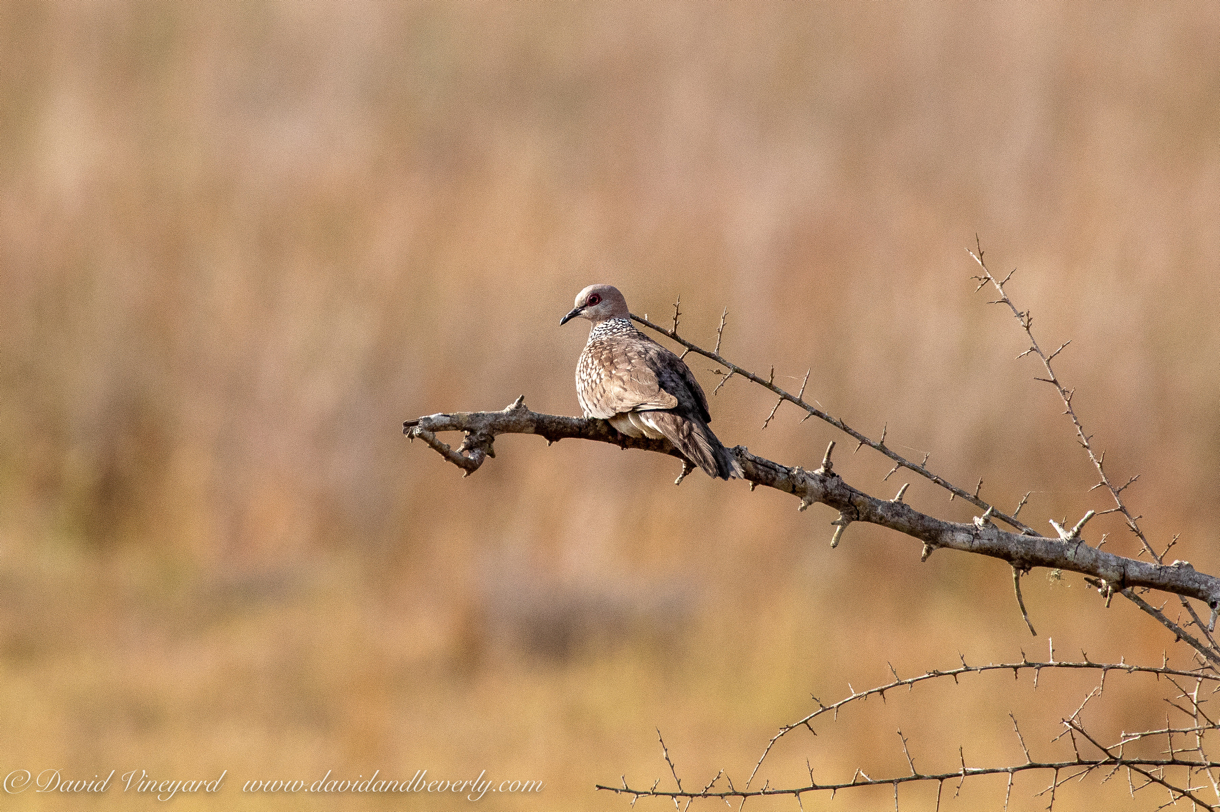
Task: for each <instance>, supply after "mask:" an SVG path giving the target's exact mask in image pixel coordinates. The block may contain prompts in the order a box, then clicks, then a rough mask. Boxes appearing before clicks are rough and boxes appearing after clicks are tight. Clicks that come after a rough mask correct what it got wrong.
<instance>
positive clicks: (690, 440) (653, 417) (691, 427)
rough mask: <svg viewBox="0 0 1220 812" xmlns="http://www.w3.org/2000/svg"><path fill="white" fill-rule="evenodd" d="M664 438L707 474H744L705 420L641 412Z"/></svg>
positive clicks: (728, 475) (660, 412)
mask: <svg viewBox="0 0 1220 812" xmlns="http://www.w3.org/2000/svg"><path fill="white" fill-rule="evenodd" d="M636 414H638V416H639V417H641V418H643V419H644V420H646V421H647V422H648V423H650V424H652V426H653V427H654V428H656V429H657V430H658V431H659V432H661V433H662V434H664V435H665V439H667V440H669V441H670V442H671V443H673V444H674V447H675V448H677V449H678V450H679V451H681V452H682V454H683V456H685V457H686V458H687V459H688V460H690V461H691V462H693V463H694V464H695V465H698V466H699V467H700V468H702V469H703V470H704V471H705V472H706V473H707V475H708V476H710V477H719V478H720V479H730V478H733V477H736V478H738V479H740V478H741V477H742V471H741V465H740V464H739V463H738V462H737V459H736V458H735V457H734V456H733V454H732V452H730V451H729V450H728V449H727V448H725V447H724V444H723V443H721V442H720V440H719V439H717V437H716V435H715V434H713V433H712V430H711V429H710V428H708V426H707V424H706V423H704V422H703V421H702V420H692V419H691V418H688V417H682V416H680V415H677V414H674V413H673V412H666V411H648V412H638V413H636Z"/></svg>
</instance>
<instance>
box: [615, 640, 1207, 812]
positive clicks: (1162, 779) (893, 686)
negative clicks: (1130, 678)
mask: <svg viewBox="0 0 1220 812" xmlns="http://www.w3.org/2000/svg"><path fill="white" fill-rule="evenodd" d="M1073 670H1074V671H1094V672H1098V673H1099V674H1100V684H1099V685H1098V687H1097V688H1095V689H1094V690H1093V691H1092V692H1090V694H1089V696H1088V697H1087V698H1086V699H1085V701H1084V702H1083V703H1081V705H1080V707H1078V708H1077V709H1076V710H1075V711H1073V712H1072V713H1071V714H1069V715H1068V716H1067V717H1066V718H1065V719H1064V720H1063V726H1064V734H1061V736H1062V735H1069V736H1071V737H1072V741H1073V747H1072V755H1071V757H1070V758H1058V759H1043V760H1039V759H1036V758H1035V757H1034V756H1033V754H1032V752H1031V749H1030V747H1029V745H1028V744H1027V743H1026V741H1025V737H1024V736H1023V735H1022V733H1021V729H1020V727H1019V725H1018V724H1017V719H1016V717H1015V716H1013V715H1012V714H1011V713H1010V714H1009V718H1010V719H1011V720H1012V729H1013V734H1014V735H1015V737H1016V739H1017V742H1018V744H1019V746H1020V749H1021V752H1022V754H1023V756H1024V759H1025V760H1024V762H1022V763H1014V764H1005V765H997V766H991V767H970V766H967V764H966V758H965V754H964V753H962V752H961V751H959V759H960V766H959V767H958V768H957V769H953V770H940V771H921V770H919V769H917V768H916V765H915V760H914V758H913V757H912V755H911V751H910V747H909V745H910V741H909V738H908V737H907V735H905V734H904V733H903V732H902V731H899V732H898V737H899V740H900V743H901V747H902V752H903V755H904V756H905V759H906V763H907V767H908V771H907V772H906V773H903V774H896V775H887V776H875V775H873V776H870V775H866V774H865V773H864V772H863V771H861V770H859V769H857V770H856V771H855V773H854V774H853V776H852V777H851V779H850V780H847V781H843V780H839V781H816V780H815V779H814V777H813V768H812V765H810V766H809V782H808V783H807V784H802V785H800V786H785V787H773V786H771V785H770V783H769V782H768V783H766V784H764V786H762V787H757V788H752V785H753V782H754V780H755V778H757V777H758V774H759V771H760V769H761V768H762V766H763V763H764V762H765V761H766V759H767V757H768V756H769V755H770V754H771V752H772V749H773V748H774V747H775V745H776V743H777V742H779V741H780V740H781V739H782V738H784V737H785V736H787V735H788V734H790V733H793V732H796V731H800V730H801V729H805V730H808V731H809V732H810V733H815V734H816V731H815V729H814V722H815V721H817V720H818V719H819V718H820V717H828V718H829V720H831V721H835V720H837V719H838V717H839V714H840V711H842V709H843V708H845V707H846V706H848V705H852V704H856V703H860V702H864V701H867V700H868V699H869V698H872V697H879V698H881V699H884V698H885V695H886V694H887V693H888V692H896V691H899V690H900V689H906V691H908V692H909V691H911V690H912V689H913V688H914V686H916V685H918V684H920V683H924V682H931V681H948V680H952V681H953V682H954V684H956V683H957V682H958V681H959V680H960V679H961V678H962V677H965V676H968V675H984V674H987V673H991V672H1001V673H1003V672H1011V673H1012V674H1013V677H1014V678H1018V677H1019V676H1020V674H1021V673H1024V672H1032V675H1033V685H1034V688H1035V689H1036V688H1037V686H1038V682H1039V678H1040V676H1041V675H1042V672H1043V671H1073ZM890 671H891V673H892V674H893V675H894V679H893V680H892V681H891V682H889V683H887V684H885V685H881V686H878V687H876V688H870V689H868V690H866V691H856V690H854V689H850V686H848V687H849V689H850V690H851V693H850V694H849V695H848V696H846V697H845V698H843V699H841V700H839V701H838V702H834V703H832V704H830V705H827V704H824V703H822V702H821V701H819V700H818V699H817V697H814V698H813V700H814V702H815V703H817V706H818V707H817V709H816V710H815V711H813V712H812V713H810V714H808V715H807V716H805V717H803V718H801V719H798V720H797V721H795V722H793V723H791V724H789V725H785V726H784V727H783V728H781V729H780V731H779V732H778V733H777V734H776V735H775V736H773V737H772V738H771V740H770V742H768V744H767V747H766V749H765V750H764V751H763V754H762V757H761V758H760V759H759V760H758V763H757V764H756V765H755V766H754V770H753V772H751V774H750V777H749V778H748V779H747V780H746V783H745V784H744V785H742V786H741V787H737V786H735V785H734V784H733V782H732V779H731V778H730V777H729V776H728V775H727V774H726V773H725V772H724V771H723V770H721V771H720V772H718V773H717V774H716V776H715V778H713V779H712V780H711V781H710V782H709V783H708V784H707V785H706V786H705V787H704V788H703V789H702V790H700V791H689V790H684V789H683V788H682V786H681V784H680V783H678V784H677V785H676V788H675V789H662V788H660V784H659V782H658V783H654V784H653V785H652V786H651V787H649V788H647V789H645V788H642V787H635V788H633V787H632V786H630V785H629V784H628V783H627V781H626V780H624V781H623V783H622V784H621V785H619V786H609V785H598V787H597V788H598V789H600V790H606V791H610V792H615V793H619V794H625V795H630V796H632V803H633V804H634V803H635V802H636V801H638V800H639V799H641V798H666V799H669V800H672V801H673V802H675V803H676V802H678V801H680V800H685V801H686V802H687V803H688V804H689V803H691V802H693V801H695V800H702V799H710V798H714V799H718V800H723V801H728V800H730V799H736V800H739V801H741V802H743V803H744V801H745V800H746V799H748V798H758V797H768V796H785V795H786V796H793V797H795V798H797V800H798V801H799V800H800V798H801V796H802V795H805V794H807V793H813V792H823V793H826V792H828V793H831V794H834V793H836V792H839V791H841V790H849V789H857V788H860V787H885V786H889V787H893V789H894V792H895V794H896V793H897V789H898V786H899V785H905V784H913V783H920V782H924V783H927V782H935V783H937V784H938V786H939V785H943V784H944V782H946V781H953V782H957V783H958V784H959V785H960V782H962V781H964V780H965V779H967V778H975V777H980V776H987V775H1005V776H1007V777H1008V784H1007V786H1006V788H1005V801H1004V807H1003V808H1004V809H1007V808H1008V800H1009V798H1010V797H1011V792H1012V779H1013V777H1014V776H1015V775H1017V774H1019V773H1023V772H1030V771H1050V772H1051V774H1052V778H1051V782H1050V784H1049V785H1048V786H1047V787H1046V788H1045V789H1044V790H1043V791H1042V792H1040V793H1039V794H1040V795H1047V796H1049V797H1050V806H1049V807H1048V809H1053V807H1054V801H1055V793H1056V791H1057V790H1058V788H1059V787H1060V786H1062V785H1063V784H1064V783H1066V782H1067V781H1069V780H1071V779H1073V778H1080V777H1083V776H1084V775H1087V774H1089V773H1092V772H1095V771H1098V770H1103V771H1105V772H1106V773H1107V777H1108V776H1109V775H1112V774H1113V773H1114V772H1115V771H1118V770H1126V771H1127V772H1128V775H1129V776H1131V777H1133V778H1138V779H1139V780H1140V783H1138V784H1136V783H1135V782H1134V781H1131V782H1129V790H1130V792H1131V793H1132V794H1133V795H1134V793H1135V792H1138V791H1139V790H1141V789H1144V788H1146V787H1149V786H1159V787H1162V788H1164V789H1165V790H1167V791H1168V792H1169V794H1170V798H1171V801H1172V800H1177V799H1181V798H1185V799H1187V800H1189V801H1191V802H1192V803H1193V804H1194V805H1195V806H1196V807H1198V808H1202V809H1216V808H1218V806H1217V804H1216V802H1214V801H1212V802H1209V801H1207V800H1205V799H1204V798H1203V797H1201V795H1200V794H1199V790H1200V787H1197V786H1192V784H1191V781H1190V778H1191V776H1192V775H1194V774H1197V773H1203V774H1205V775H1206V776H1207V778H1208V780H1209V783H1210V784H1212V786H1213V788H1215V787H1216V785H1217V781H1216V775H1217V773H1218V772H1220V761H1216V760H1214V759H1211V758H1209V757H1208V756H1207V754H1206V752H1205V750H1204V748H1203V745H1202V742H1203V737H1204V735H1206V734H1207V733H1209V732H1215V731H1216V730H1217V728H1216V726H1215V725H1214V724H1200V723H1199V717H1200V714H1201V712H1200V710H1199V700H1198V699H1197V697H1198V694H1199V692H1200V691H1201V689H1202V688H1203V686H1205V685H1206V686H1209V688H1210V690H1212V691H1215V690H1217V687H1218V686H1220V675H1217V674H1216V673H1214V672H1213V671H1211V670H1208V669H1200V670H1193V671H1186V670H1181V669H1175V668H1171V667H1169V666H1168V665H1165V666H1159V667H1152V666H1137V665H1131V664H1128V663H1125V662H1119V663H1097V662H1092V661H1090V660H1089V659H1088V658H1087V657H1085V658H1084V659H1082V660H1079V661H1055V660H1049V661H1033V660H1029V659H1028V658H1026V657H1024V656H1022V658H1021V660H1020V661H1019V662H1011V663H992V664H988V665H981V666H972V665H969V664H967V663H966V661H965V659H964V658H962V660H961V665H960V666H959V667H956V668H950V669H945V670H933V671H928V672H926V673H924V674H920V675H918V676H914V677H908V678H905V679H904V678H901V677H899V676H898V674H897V672H896V671H894V669H893V667H892V666H891V668H890ZM1111 673H1119V674H1124V675H1141V674H1142V675H1148V676H1152V677H1155V678H1157V679H1159V680H1166V681H1168V682H1169V683H1170V684H1172V685H1173V687H1174V688H1175V689H1176V690H1177V692H1178V696H1177V699H1178V700H1179V701H1180V702H1182V703H1183V704H1184V705H1185V706H1184V707H1183V706H1179V705H1176V704H1174V705H1173V707H1174V708H1175V709H1176V710H1177V711H1178V712H1180V713H1182V714H1184V715H1185V716H1186V717H1187V718H1188V719H1190V720H1191V721H1192V722H1193V724H1190V725H1187V726H1183V727H1172V726H1171V725H1170V724H1169V723H1168V721H1167V722H1166V725H1165V727H1164V728H1161V729H1159V730H1149V731H1143V732H1140V733H1135V734H1131V733H1124V734H1122V735H1121V737H1120V738H1119V740H1118V741H1117V742H1114V743H1112V744H1108V743H1106V742H1103V741H1102V740H1101V739H1100V738H1099V737H1097V736H1095V735H1093V734H1092V733H1090V732H1088V729H1087V728H1086V727H1085V725H1084V722H1083V721H1082V718H1081V717H1082V714H1083V711H1084V709H1085V707H1086V706H1087V705H1088V703H1089V701H1090V700H1091V699H1093V698H1095V697H1096V696H1098V695H1100V693H1101V689H1102V686H1103V685H1104V684H1105V680H1106V677H1107V675H1109V674H1111ZM1184 682H1193V683H1194V685H1193V686H1190V687H1188V686H1185V685H1183V684H1182V683H1184ZM1171 704H1173V703H1172V702H1171ZM658 735H659V734H658ZM1175 735H1176V736H1178V737H1179V738H1181V739H1186V738H1187V737H1192V738H1193V739H1194V740H1195V744H1194V746H1175V745H1174V744H1173V737H1174V736H1175ZM1153 738H1156V739H1157V740H1160V741H1164V742H1166V746H1165V747H1164V749H1163V750H1162V751H1161V753H1160V755H1159V756H1145V755H1128V754H1127V753H1126V752H1125V749H1124V748H1125V747H1126V746H1127V745H1128V744H1130V743H1132V742H1134V741H1141V740H1147V739H1153ZM1082 744H1083V745H1085V746H1084V748H1083V749H1082ZM664 757H665V761H666V764H667V765H669V767H670V770H671V773H672V774H673V776H674V779H675V781H677V778H678V775H677V772H676V771H674V770H673V761H672V759H671V758H670V756H669V751H668V749H664ZM1177 776H1183V778H1184V780H1183V781H1179V779H1178V777H1177ZM722 777H723V778H724V779H725V783H726V786H724V787H722V788H717V783H718V782H719V780H720V779H721V778H722ZM1217 796H1218V797H1220V793H1217ZM937 798H938V800H937V806H938V808H939V790H938V796H937Z"/></svg>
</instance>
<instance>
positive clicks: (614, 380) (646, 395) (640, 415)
mask: <svg viewBox="0 0 1220 812" xmlns="http://www.w3.org/2000/svg"><path fill="white" fill-rule="evenodd" d="M577 316H580V317H582V318H587V319H589V320H590V321H592V322H593V328H592V329H591V330H590V331H589V341H588V343H587V344H585V349H584V351H583V352H582V353H581V354H580V360H579V361H577V363H576V396H577V398H578V399H579V401H580V407H581V409H583V410H584V413H585V416H586V417H598V418H601V419H603V420H607V421H609V422H610V424H611V425H612V426H614V427H615V429H617V430H618V431H620V432H622V433H623V434H626V435H628V436H630V437H650V438H653V439H661V438H665V439H667V440H669V441H670V442H671V443H672V444H673V445H674V447H675V448H677V449H678V451H680V452H681V453H682V454H683V455H684V456H685V457H686V458H687V459H689V460H690V461H691V462H693V463H695V464H696V465H698V466H699V467H700V468H702V469H703V470H704V471H705V472H707V474H708V475H709V476H712V477H720V478H722V479H728V478H729V477H740V476H741V466H740V465H739V464H738V462H737V460H736V459H735V458H734V457H733V455H732V453H730V452H729V450H728V449H726V448H725V447H724V445H722V444H721V442H720V440H718V439H717V438H716V435H715V434H713V433H712V430H711V429H710V428H708V425H707V424H708V423H710V422H711V419H712V416H711V414H710V413H709V412H708V407H707V397H706V396H705V395H704V394H703V390H702V389H701V388H700V387H699V382H698V381H696V380H695V376H694V375H692V374H691V371H690V369H689V368H688V367H687V366H686V364H685V363H684V362H683V361H682V359H681V358H679V357H678V356H676V355H674V354H673V353H672V352H670V351H669V350H668V349H666V348H665V347H662V346H661V345H660V344H658V343H657V342H655V341H653V340H652V339H651V338H649V337H648V336H646V335H644V334H643V333H641V332H640V331H639V330H637V329H635V327H634V326H633V325H632V324H631V315H630V312H629V311H628V309H627V302H626V300H625V299H624V298H623V295H622V294H621V293H619V291H618V290H617V289H616V288H614V287H611V286H610V285H590V286H589V287H587V288H585V289H584V290H582V291H581V292H580V294H579V295H578V296H577V297H576V307H575V308H573V310H572V311H571V312H570V313H568V315H567V316H565V317H564V318H563V321H561V322H560V323H561V324H563V323H565V322H567V321H568V320H569V319H572V318H575V317H577Z"/></svg>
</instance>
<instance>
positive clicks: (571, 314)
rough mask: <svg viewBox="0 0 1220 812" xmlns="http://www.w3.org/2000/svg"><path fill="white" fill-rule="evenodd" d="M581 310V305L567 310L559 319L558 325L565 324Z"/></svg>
mask: <svg viewBox="0 0 1220 812" xmlns="http://www.w3.org/2000/svg"><path fill="white" fill-rule="evenodd" d="M583 310H584V308H583V307H574V308H572V309H571V310H570V311H568V315H566V316H564V317H563V318H562V319H560V320H559V326H560V327H562V326H563V325H565V324H567V323H568V322H569V321H571V320H572V319H574V318H576V317H577V316H579V315H580V314H581V311H583Z"/></svg>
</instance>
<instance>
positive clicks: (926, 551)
mask: <svg viewBox="0 0 1220 812" xmlns="http://www.w3.org/2000/svg"><path fill="white" fill-rule="evenodd" d="M935 549H936V548H935V547H933V546H932V545H931V544H928V543H927V542H924V545H923V552H922V553H920V554H919V563H920V564H922V563H923V562H925V561H927V560H928V556H930V555H932V552H933V551H934V550H935Z"/></svg>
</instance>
